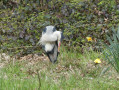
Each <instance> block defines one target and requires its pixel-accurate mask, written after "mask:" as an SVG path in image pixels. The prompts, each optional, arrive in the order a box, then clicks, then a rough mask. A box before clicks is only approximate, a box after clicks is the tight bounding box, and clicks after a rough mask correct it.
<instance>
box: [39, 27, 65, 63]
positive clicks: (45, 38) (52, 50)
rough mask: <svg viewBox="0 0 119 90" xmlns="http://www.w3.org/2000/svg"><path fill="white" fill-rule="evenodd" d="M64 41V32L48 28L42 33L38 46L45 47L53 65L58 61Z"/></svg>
mask: <svg viewBox="0 0 119 90" xmlns="http://www.w3.org/2000/svg"><path fill="white" fill-rule="evenodd" d="M62 39H63V34H62V32H61V31H57V30H56V28H55V27H54V26H46V27H45V29H44V30H43V31H42V36H41V39H40V41H39V42H38V44H39V43H40V44H41V45H42V46H43V48H44V50H45V52H46V54H47V56H48V57H49V59H50V61H51V62H52V63H55V62H56V61H57V57H58V53H59V52H60V45H61V41H62Z"/></svg>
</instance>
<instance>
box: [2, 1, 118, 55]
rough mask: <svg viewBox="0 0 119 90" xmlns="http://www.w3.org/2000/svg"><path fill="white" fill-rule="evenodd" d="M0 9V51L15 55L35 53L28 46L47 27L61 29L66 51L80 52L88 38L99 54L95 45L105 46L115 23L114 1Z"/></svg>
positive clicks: (20, 4)
mask: <svg viewBox="0 0 119 90" xmlns="http://www.w3.org/2000/svg"><path fill="white" fill-rule="evenodd" d="M0 8H1V11H0V22H1V23H0V24H1V26H0V43H1V46H0V48H1V49H2V51H9V52H12V53H13V52H15V53H16V54H17V55H25V54H28V53H38V52H39V50H40V49H39V48H38V47H32V46H35V45H36V43H37V42H38V40H39V38H40V35H41V31H42V28H44V27H45V26H47V25H55V26H56V27H57V29H58V30H59V29H62V31H63V32H64V36H65V39H64V40H65V41H64V45H65V46H67V47H68V48H69V47H70V49H73V50H77V51H78V52H82V49H81V47H82V46H84V45H89V43H87V41H86V39H85V38H86V37H87V36H91V37H92V38H93V42H92V43H90V45H92V47H93V48H94V49H96V50H99V49H100V48H102V47H100V46H101V45H100V44H99V41H104V42H107V41H106V39H105V35H106V32H110V29H111V28H112V26H114V27H115V28H116V27H117V26H118V22H119V16H118V14H119V8H118V2H116V0H100V1H97V0H63V1H62V0H49V1H47V0H46V1H43V2H42V0H41V1H40V2H39V0H34V1H29V0H26V1H23V0H21V1H20V0H17V1H12V0H6V1H4V0H2V1H1V2H0ZM71 47H72V48H71ZM37 51H38V52H37Z"/></svg>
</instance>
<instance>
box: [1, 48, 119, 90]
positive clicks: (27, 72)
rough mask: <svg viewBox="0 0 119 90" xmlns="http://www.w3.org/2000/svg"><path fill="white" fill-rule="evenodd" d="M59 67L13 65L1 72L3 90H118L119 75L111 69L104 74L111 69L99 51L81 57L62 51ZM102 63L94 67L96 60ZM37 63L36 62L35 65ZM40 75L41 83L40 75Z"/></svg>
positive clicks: (17, 62)
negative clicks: (108, 68)
mask: <svg viewBox="0 0 119 90" xmlns="http://www.w3.org/2000/svg"><path fill="white" fill-rule="evenodd" d="M61 52H63V53H60V56H59V58H58V63H57V64H52V63H50V62H48V61H45V62H44V61H41V60H39V61H34V64H30V62H31V61H29V60H26V61H19V60H16V62H14V63H13V61H12V60H11V62H9V64H6V66H4V68H2V69H1V71H0V90H38V88H39V87H40V89H41V90H72V89H74V90H118V89H119V81H118V78H117V77H119V76H118V74H117V73H116V71H115V70H114V69H113V68H111V71H107V72H106V73H105V74H103V75H101V76H100V74H101V72H102V70H103V69H104V68H105V67H107V66H108V65H107V64H106V62H105V61H103V57H102V56H101V54H100V53H99V52H93V51H90V52H85V53H84V54H79V53H75V51H74V52H69V51H67V50H65V49H62V50H61ZM98 57H99V58H101V60H102V63H101V64H97V65H95V64H94V62H93V61H94V60H95V59H96V58H98ZM31 63H33V62H31ZM37 71H38V72H39V75H40V84H41V85H39V78H38V73H37Z"/></svg>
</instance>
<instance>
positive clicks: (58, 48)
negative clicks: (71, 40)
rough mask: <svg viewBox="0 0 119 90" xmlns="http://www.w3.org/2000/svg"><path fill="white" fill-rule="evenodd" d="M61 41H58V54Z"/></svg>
mask: <svg viewBox="0 0 119 90" xmlns="http://www.w3.org/2000/svg"><path fill="white" fill-rule="evenodd" d="M60 45H61V41H58V52H60Z"/></svg>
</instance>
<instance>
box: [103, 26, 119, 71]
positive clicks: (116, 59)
mask: <svg viewBox="0 0 119 90" xmlns="http://www.w3.org/2000/svg"><path fill="white" fill-rule="evenodd" d="M112 32H113V34H112V36H107V39H108V41H109V44H110V45H106V50H105V52H104V54H105V58H106V59H107V60H108V62H109V63H110V64H111V65H112V66H113V67H114V68H115V69H116V71H117V72H119V28H118V30H117V31H115V30H114V28H113V29H112Z"/></svg>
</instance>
